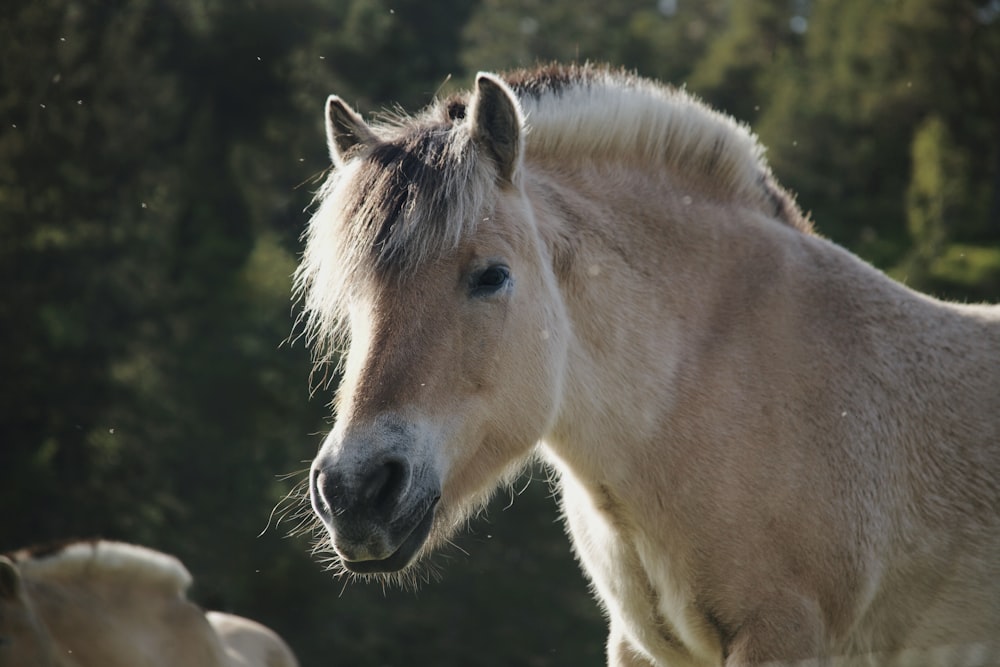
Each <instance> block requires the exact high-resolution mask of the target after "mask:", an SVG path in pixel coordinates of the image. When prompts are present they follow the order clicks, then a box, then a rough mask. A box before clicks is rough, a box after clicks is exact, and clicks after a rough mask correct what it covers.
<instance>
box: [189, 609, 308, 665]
mask: <svg viewBox="0 0 1000 667" xmlns="http://www.w3.org/2000/svg"><path fill="white" fill-rule="evenodd" d="M205 618H206V619H207V620H208V622H209V624H210V625H211V626H212V629H213V630H214V632H215V633H216V634H217V635H218V637H219V639H220V640H221V641H222V644H223V646H224V647H225V651H226V656H227V658H228V660H229V662H228V663H227V664H228V665H229V666H230V667H298V660H296V658H295V654H294V653H293V652H292V649H291V648H290V647H289V646H288V644H287V643H286V642H285V641H284V640H283V639H282V638H281V637H280V636H279V635H278V634H277V633H276V632H274V631H273V630H271V629H270V628H268V627H267V626H265V625H263V624H261V623H258V622H257V621H253V620H250V619H249V618H244V617H242V616H236V615H233V614H227V613H225V612H220V611H209V612H206V614H205Z"/></svg>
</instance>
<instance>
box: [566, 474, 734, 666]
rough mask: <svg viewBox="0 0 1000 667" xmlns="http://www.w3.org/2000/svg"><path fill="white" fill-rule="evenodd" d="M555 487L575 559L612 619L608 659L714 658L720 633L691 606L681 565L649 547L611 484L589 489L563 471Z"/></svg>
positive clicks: (678, 661) (689, 661)
mask: <svg viewBox="0 0 1000 667" xmlns="http://www.w3.org/2000/svg"><path fill="white" fill-rule="evenodd" d="M560 485H561V502H562V509H563V514H564V516H565V519H566V524H567V527H568V530H569V534H570V538H571V540H572V542H573V547H574V549H575V551H576V554H577V558H578V559H579V561H580V563H581V565H582V566H583V569H584V570H585V571H586V573H587V575H588V576H589V578H590V581H591V586H592V588H593V589H594V592H595V593H596V595H597V597H598V599H599V600H600V601H601V602H602V603H603V606H604V609H605V613H606V614H607V616H608V617H609V621H610V625H611V634H610V636H609V639H608V657H609V661H610V663H611V664H615V665H618V664H637V665H639V664H669V665H673V666H676V667H697V666H700V665H709V664H718V663H719V661H721V659H722V657H721V656H722V647H721V645H720V643H719V638H718V633H717V632H715V631H714V629H713V628H711V627H708V626H707V625H706V623H705V620H704V618H703V616H701V615H700V614H698V613H697V611H696V610H695V609H694V608H693V606H692V605H691V604H690V600H691V598H690V596H688V595H687V594H686V592H685V587H684V584H683V583H682V582H683V572H679V571H678V567H677V565H678V563H677V562H670V555H668V554H662V553H660V552H658V550H657V549H652V548H649V544H650V540H647V539H646V538H645V536H644V535H643V534H642V533H641V532H639V531H638V529H637V526H636V525H635V524H633V522H632V520H631V519H630V517H628V516H627V515H626V513H625V512H626V510H625V509H624V508H623V507H622V506H620V505H619V504H618V503H617V500H616V499H615V498H614V496H613V495H612V494H611V492H610V491H609V490H608V489H603V488H601V489H596V490H591V489H587V488H585V487H584V486H583V485H582V484H580V483H579V482H578V481H577V480H576V479H575V478H573V477H572V476H571V475H570V474H568V473H566V472H565V471H564V472H563V474H562V475H561V478H560ZM626 657H627V658H628V660H625V658H626Z"/></svg>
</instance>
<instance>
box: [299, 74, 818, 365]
mask: <svg viewBox="0 0 1000 667" xmlns="http://www.w3.org/2000/svg"><path fill="white" fill-rule="evenodd" d="M501 78H503V79H504V81H506V82H507V84H508V85H509V86H510V88H511V90H512V91H513V92H514V94H515V95H516V96H517V98H518V99H519V102H520V104H521V107H522V110H523V111H524V116H525V119H526V125H527V127H526V128H525V129H526V133H525V147H524V152H525V156H526V158H527V159H528V160H531V159H533V158H536V159H540V160H550V161H553V162H556V163H565V162H572V161H574V160H575V161H580V160H593V161H615V160H619V161H620V160H631V161H635V160H644V161H646V162H647V163H649V164H650V165H651V168H654V169H655V168H659V169H667V170H672V171H678V172H683V173H684V174H685V176H686V177H688V178H697V177H700V180H701V181H703V182H705V183H706V184H710V186H711V188H712V192H713V193H729V195H728V196H729V197H731V198H732V200H733V201H734V202H736V203H738V204H740V205H743V206H747V207H749V208H752V209H755V210H757V211H759V212H760V213H762V214H764V215H768V216H771V217H774V218H775V219H777V220H779V221H781V222H782V223H784V224H786V225H788V226H790V227H793V228H794V229H797V230H799V231H801V232H803V233H812V224H811V223H810V222H809V220H808V218H807V217H806V216H805V215H803V214H802V212H801V211H800V210H799V208H798V206H797V205H796V204H795V201H794V199H793V197H792V196H791V195H790V194H789V193H788V192H787V191H785V190H784V189H783V188H782V187H781V186H780V185H779V184H778V183H777V181H776V180H775V179H774V176H773V175H772V173H771V170H770V168H769V166H768V165H767V163H766V161H765V160H764V149H763V147H762V146H761V145H760V143H759V142H758V141H757V139H756V137H755V136H754V135H753V134H752V133H751V132H750V130H749V129H747V127H746V126H745V125H742V124H740V123H738V122H737V121H735V120H734V119H733V118H732V117H730V116H727V115H725V114H722V113H719V112H717V111H714V110H713V109H710V108H709V107H708V106H706V105H705V104H703V103H702V102H700V101H698V100H697V99H696V98H694V97H693V96H692V95H690V94H689V93H687V92H685V91H683V90H679V89H676V88H671V87H667V86H664V85H661V84H658V83H655V82H653V81H649V80H647V79H643V78H640V77H638V76H636V75H635V74H632V73H629V72H626V71H624V70H617V69H611V68H608V67H599V66H593V65H569V66H563V65H550V66H545V67H539V68H536V69H532V70H517V71H512V72H508V73H505V74H502V75H501ZM471 100H472V93H471V91H465V92H462V93H458V94H455V95H452V96H451V97H448V98H444V99H438V100H436V101H434V102H433V103H432V104H431V105H430V106H428V107H427V108H426V109H424V110H423V111H421V112H419V113H418V114H417V115H415V116H410V115H407V114H405V113H403V112H401V111H397V112H395V113H393V114H388V115H383V116H382V118H381V120H380V121H379V122H376V123H374V124H373V125H372V129H373V131H374V134H375V135H376V136H377V137H379V138H380V142H379V143H378V144H377V145H375V146H368V147H359V148H358V149H357V152H356V153H353V154H352V155H350V156H349V157H357V158H358V159H352V160H349V161H348V162H347V164H346V165H345V166H344V167H342V168H340V169H334V170H333V171H332V172H331V173H330V176H329V177H328V178H327V180H326V182H325V183H324V185H323V186H322V188H321V189H320V191H319V193H318V194H317V200H318V202H319V207H318V209H317V210H316V212H315V213H314V214H313V217H312V219H311V220H310V223H309V226H308V228H307V229H306V232H305V234H304V235H303V237H304V239H305V241H306V243H305V246H306V247H305V251H304V253H303V256H302V261H301V262H300V264H299V267H298V269H297V270H296V273H295V287H294V291H295V294H296V297H297V299H298V300H301V301H302V302H303V311H302V313H301V314H300V316H299V319H298V321H297V323H296V329H298V328H299V327H301V331H302V334H303V335H304V336H305V337H306V341H307V344H308V345H309V346H310V347H312V349H313V353H314V357H315V359H316V362H317V363H316V367H317V368H320V367H323V366H325V365H326V364H327V362H330V361H331V360H333V359H334V356H335V354H336V352H337V351H338V350H339V349H340V348H341V347H342V346H343V343H344V342H345V340H344V339H345V337H346V332H345V331H344V325H345V322H346V319H347V317H346V316H347V313H346V307H347V306H346V304H347V303H348V301H349V297H350V295H349V294H347V293H346V292H344V291H343V290H345V289H346V285H348V284H352V283H353V281H351V280H349V276H351V275H355V274H357V273H358V272H360V273H362V274H364V273H365V272H370V271H371V270H372V268H373V267H374V268H376V269H377V270H381V271H382V272H385V271H386V270H392V269H400V268H405V267H406V266H408V265H413V264H415V263H418V262H420V261H424V260H426V259H427V258H429V257H431V256H433V255H434V254H435V253H438V252H441V251H443V250H445V249H447V248H449V247H454V246H455V245H456V244H457V243H458V242H459V241H460V240H461V239H462V238H463V237H465V236H466V235H468V234H470V233H472V232H474V230H475V228H476V227H477V226H478V225H479V224H481V223H482V222H483V221H482V220H481V219H480V218H481V216H482V212H483V210H484V208H485V207H486V205H487V204H488V203H489V202H490V198H491V197H494V196H496V192H495V191H496V187H495V173H494V171H493V170H492V169H491V168H490V167H488V166H486V165H488V164H489V163H490V160H489V159H488V158H486V157H485V156H482V155H480V154H479V151H477V150H476V147H475V146H474V144H473V142H472V140H471V138H470V133H469V132H468V131H455V130H462V129H463V128H464V126H465V125H466V123H467V119H466V111H467V108H468V105H469V104H470V102H471ZM720 196H724V195H720Z"/></svg>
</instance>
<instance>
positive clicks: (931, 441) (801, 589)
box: [295, 66, 1000, 667]
mask: <svg viewBox="0 0 1000 667" xmlns="http://www.w3.org/2000/svg"><path fill="white" fill-rule="evenodd" d="M328 136H331V137H332V141H331V142H330V143H331V154H332V156H333V158H334V163H335V165H337V166H336V168H335V169H334V171H333V172H332V174H331V175H330V177H329V179H328V181H327V183H326V184H325V185H324V187H323V189H322V190H321V192H320V193H319V200H318V208H317V210H316V213H315V215H314V216H313V218H312V220H311V221H310V224H309V228H308V230H307V232H306V234H305V242H306V248H305V251H304V254H303V258H302V263H301V265H300V267H299V269H298V271H297V273H296V276H295V284H296V293H297V295H298V298H299V299H300V301H301V304H302V309H303V310H302V319H301V321H300V326H301V329H300V331H302V332H303V333H304V335H305V336H306V338H307V340H308V342H309V343H310V345H311V346H312V348H313V350H314V352H315V354H316V363H317V369H319V371H320V372H321V373H322V374H326V375H328V374H329V373H328V371H329V370H330V369H332V368H334V367H335V366H336V365H337V364H338V363H340V361H341V359H342V357H341V354H342V353H343V354H346V361H345V362H344V365H343V368H342V371H343V375H342V376H343V381H342V383H341V386H340V390H339V393H338V395H337V398H336V399H335V401H334V409H335V410H336V412H337V422H336V424H335V425H334V428H333V429H332V430H331V432H330V434H329V435H328V436H327V438H326V440H325V442H324V444H323V445H322V446H321V448H320V451H319V453H318V455H317V457H316V459H315V460H314V462H313V467H312V474H313V477H312V479H313V481H315V482H316V483H315V485H314V486H313V487H312V498H313V500H314V501H315V505H314V506H315V507H316V508H317V513H319V514H320V515H321V517H322V520H323V522H324V525H325V526H326V528H325V529H324V530H327V532H328V533H329V535H330V538H331V539H330V542H332V546H331V549H333V550H334V551H333V552H330V553H332V554H333V558H334V561H335V562H336V559H337V554H340V555H341V557H342V558H346V559H349V561H348V563H347V564H345V567H348V566H349V567H353V568H354V569H355V570H356V571H366V570H365V564H366V563H367V564H370V565H372V564H373V565H372V568H373V569H376V570H377V566H378V564H379V563H389V565H387V566H386V567H385V568H384V569H385V570H392V569H393V566H399V567H407V566H409V567H412V563H414V562H418V563H419V562H426V557H427V555H428V554H429V553H431V552H433V551H434V550H435V549H436V548H437V547H440V546H442V545H444V544H446V543H447V540H448V538H449V536H450V535H451V534H452V533H453V532H454V531H455V530H457V529H459V528H460V527H461V525H462V522H463V521H464V520H465V519H466V518H467V517H468V516H469V512H472V511H474V510H475V508H477V507H479V506H480V504H481V503H482V502H483V501H484V499H485V498H487V497H488V495H489V493H490V491H492V490H493V489H495V487H496V485H497V484H498V483H501V482H502V480H503V479H509V476H510V475H511V474H513V473H515V472H516V471H517V470H518V469H519V468H520V467H521V466H522V465H523V464H524V463H525V461H527V460H529V459H530V457H531V456H532V454H533V453H534V452H535V451H536V449H535V448H536V445H540V447H538V449H539V450H540V451H541V452H542V454H543V455H544V456H545V459H546V460H547V461H548V462H549V464H551V466H552V468H553V469H554V470H555V471H556V474H557V480H558V481H557V486H558V487H559V494H560V498H561V504H562V507H563V513H564V517H565V519H566V523H567V526H568V529H569V533H570V536H571V538H572V541H573V545H574V548H575V550H576V553H577V555H578V557H579V560H580V562H581V564H582V565H583V567H584V569H585V570H586V572H587V574H588V576H589V577H590V579H591V581H592V584H593V588H594V591H595V593H596V595H597V597H598V599H599V601H600V602H601V604H602V606H603V607H604V609H605V611H606V613H607V616H608V619H609V625H610V633H609V640H608V659H609V662H610V663H611V664H613V665H642V666H645V667H648V666H649V665H671V667H707V666H710V665H711V666H718V665H725V667H744V666H753V667H756V666H758V665H763V664H779V663H780V664H788V663H795V664H801V665H806V664H809V665H812V664H819V665H827V664H832V665H838V666H839V665H851V667H854V666H855V665H885V664H892V665H895V664H900V665H903V664H910V663H914V662H915V663H917V664H926V662H924V663H921V662H920V661H927V660H934V659H936V658H937V657H940V656H942V655H947V656H948V661H949V662H950V664H952V665H955V666H956V667H958V666H959V665H961V666H965V665H968V666H969V667H972V666H973V665H981V664H984V663H986V662H987V658H984V656H990V657H991V658H992V657H994V656H1000V651H998V647H997V646H996V645H995V644H994V643H993V642H994V641H995V638H996V637H997V635H998V633H1000V511H998V508H1000V368H998V364H1000V309H998V308H996V307H995V306H985V305H961V304H950V303H945V302H942V301H938V300H935V299H932V298H930V297H927V296H924V295H920V294H917V293H916V292H914V291H912V290H910V289H908V288H906V287H905V286H903V285H900V284H898V283H896V282H894V281H892V280H890V279H889V278H888V277H886V276H885V275H883V274H881V273H880V272H878V271H876V270H875V269H874V268H872V267H871V266H870V265H868V264H866V263H864V262H863V261H861V260H860V259H858V258H857V257H855V256H854V255H852V254H850V253H849V252H847V251H846V250H844V249H842V248H839V247H837V246H836V245H834V244H832V243H830V242H829V241H827V240H825V239H823V238H821V237H819V236H818V235H816V234H815V233H813V231H812V227H811V224H810V223H809V221H808V220H806V219H805V217H804V216H803V215H802V213H801V212H800V211H799V209H798V207H797V206H796V204H795V203H794V201H793V199H792V197H791V196H790V195H789V194H788V193H786V192H785V191H784V190H783V189H782V188H781V187H780V186H779V185H778V184H777V183H776V181H775V179H774V178H773V176H772V175H771V172H770V170H769V169H768V167H767V165H766V163H765V162H764V160H763V157H762V154H763V151H762V149H761V148H760V146H759V144H758V143H757V141H756V140H755V139H754V137H753V136H752V135H751V134H750V132H749V131H748V130H747V129H746V128H744V127H743V126H741V125H739V124H738V123H736V122H734V121H732V120H731V119H729V118H727V117H726V116H723V115H721V114H719V113H717V112H714V111H712V110H710V109H708V108H707V107H705V106H704V105H702V104H701V103H699V102H698V101H696V100H695V99H693V98H692V97H691V96H689V95H687V94H686V93H684V92H681V91H677V90H673V89H670V88H666V87H663V86H660V85H658V84H654V83H651V82H648V81H643V80H641V79H638V78H636V77H634V76H632V75H630V74H627V73H622V72H618V71H611V70H606V69H602V68H598V67H559V66H553V67H547V68H542V69H539V70H534V71H527V72H514V73H510V74H507V75H504V76H503V77H502V80H501V79H500V78H496V77H494V76H492V75H481V76H480V77H477V80H476V87H475V89H474V91H473V92H471V93H465V94H460V95H456V96H454V97H451V98H448V99H445V100H440V101H437V102H435V103H433V104H432V105H431V106H430V107H429V108H428V109H426V110H424V111H423V112H421V113H420V114H418V115H417V116H415V117H412V118H410V117H405V116H402V117H397V118H395V119H393V120H391V121H388V122H385V123H382V124H376V125H373V126H371V127H369V126H367V125H365V124H364V121H363V120H361V118H360V116H358V115H357V114H356V113H355V112H354V111H353V110H350V109H349V107H347V106H346V105H344V103H343V102H342V101H341V100H339V98H335V97H332V98H331V99H330V100H329V101H328ZM832 177H834V176H832V175H831V178H832ZM490 258H496V259H497V260H498V261H504V262H507V264H508V265H509V266H511V267H513V268H512V271H511V274H512V276H511V280H510V281H508V282H505V283H504V287H503V289H502V290H501V291H500V292H499V293H498V294H496V295H495V297H489V298H480V297H479V296H477V295H476V294H475V293H473V292H471V291H470V288H469V285H470V284H471V283H472V282H474V280H473V278H474V276H475V275H476V274H475V272H474V269H475V268H476V267H481V266H482V265H483V263H484V262H487V263H488V261H491V259H490ZM387 425H388V426H387ZM390 459H391V460H394V461H396V462H397V463H398V462H402V463H398V467H397V468H396V471H397V473H398V474H395V475H394V477H395V478H396V479H398V480H402V482H401V485H400V486H398V487H393V488H390V489H388V491H391V493H388V492H387V493H385V494H381V493H379V492H381V491H383V490H386V489H384V488H374V489H373V488H372V487H371V486H366V484H368V482H370V481H371V480H373V479H379V480H385V479H388V478H389V477H390V476H389V475H381V476H380V474H379V473H380V472H381V473H384V472H385V468H380V467H379V466H383V465H384V462H385V461H387V460H390ZM404 464H405V465H404ZM414 471H416V472H414ZM411 473H413V474H412V475H411ZM418 474H419V476H418ZM331 479H332V480H334V482H335V483H331V484H329V485H324V484H323V483H321V482H322V481H325V480H331ZM345 490H346V491H345ZM438 492H439V493H440V502H439V504H438V505H437V509H436V512H435V513H434V514H433V515H431V514H429V513H421V514H420V516H422V517H424V518H426V517H428V516H433V517H434V523H433V527H432V529H431V531H430V535H429V536H428V538H427V539H426V541H425V542H423V543H420V545H419V546H418V547H417V548H418V551H413V550H412V548H411V547H412V545H413V544H415V542H414V541H410V542H406V540H407V539H408V538H407V537H406V535H416V534H418V533H416V532H415V531H412V530H411V532H409V533H403V532H401V529H400V531H399V532H397V533H391V532H390V528H393V529H396V528H399V526H400V525H402V526H403V527H404V528H405V527H406V526H407V525H409V526H411V527H412V525H413V524H412V523H411V524H407V523H406V522H405V521H403V522H398V523H397V524H395V525H394V524H393V523H392V521H393V520H394V519H395V518H397V517H400V516H404V517H410V516H411V515H413V514H415V513H416V512H415V511H409V512H407V510H412V507H414V506H421V507H422V506H426V501H427V498H429V497H433V494H435V493H438ZM376 496H379V497H381V498H389V499H391V502H389V501H386V502H385V503H382V504H378V503H376V502H374V501H371V502H369V501H370V499H373V498H375V497H376ZM331 498H332V499H333V500H334V501H335V502H336V503H337V507H336V508H335V509H334V506H333V504H332V503H331V502H328V501H329V500H330V499H331ZM324 503H325V505H324ZM406 503H410V505H407V504H406ZM418 503H424V505H417V504H418ZM373 508H375V509H378V510H379V512H381V514H379V513H378V512H376V511H375V510H374V509H373ZM421 525H424V526H426V525H428V524H427V523H426V522H424V523H422V524H421ZM400 535H401V536H400ZM345 536H346V537H345ZM338 538H339V539H340V540H341V542H340V544H339V545H338V544H337V542H336V540H337V539H338ZM400 545H404V546H406V547H407V548H406V549H402V550H400ZM394 549H395V551H394ZM344 554H348V555H347V556H344ZM398 554H405V555H406V557H407V558H411V557H412V559H413V560H391V559H392V558H393V557H394V556H396V555H398ZM368 571H372V570H368ZM408 572H409V570H404V571H403V573H402V574H401V575H398V576H402V577H406V576H408V575H407V573H408ZM364 576H368V575H364ZM378 576H381V575H378ZM391 576H397V575H391ZM991 651H993V653H991ZM828 658H829V659H830V662H829V663H828V662H826V660H827V659H828Z"/></svg>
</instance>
